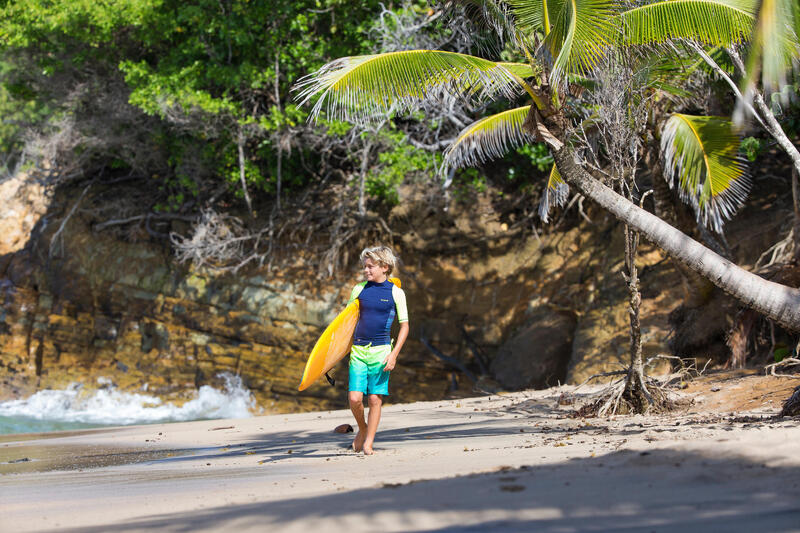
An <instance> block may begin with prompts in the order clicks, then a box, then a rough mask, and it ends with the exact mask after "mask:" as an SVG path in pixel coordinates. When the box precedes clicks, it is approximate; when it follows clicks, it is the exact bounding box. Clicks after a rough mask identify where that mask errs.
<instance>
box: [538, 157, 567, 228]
mask: <svg viewBox="0 0 800 533" xmlns="http://www.w3.org/2000/svg"><path fill="white" fill-rule="evenodd" d="M568 195H569V186H568V185H567V184H566V183H565V182H564V180H563V179H562V178H561V174H560V173H559V172H558V168H556V165H555V163H554V164H553V168H551V169H550V177H549V178H548V179H547V187H545V190H544V194H542V199H541V200H540V201H539V218H541V219H542V222H544V223H545V224H547V222H548V219H549V217H550V208H551V207H552V206H553V205H555V206H556V207H561V206H563V205H564V204H566V203H567V197H568Z"/></svg>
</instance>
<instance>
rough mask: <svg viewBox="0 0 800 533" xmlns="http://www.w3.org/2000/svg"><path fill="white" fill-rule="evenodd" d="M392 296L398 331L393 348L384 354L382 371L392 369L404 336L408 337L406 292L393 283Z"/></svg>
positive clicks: (404, 340)
mask: <svg viewBox="0 0 800 533" xmlns="http://www.w3.org/2000/svg"><path fill="white" fill-rule="evenodd" d="M392 298H394V303H395V306H397V321H398V322H400V333H398V334H397V343H396V344H395V345H394V349H393V350H392V351H391V353H390V354H389V355H388V356H386V360H385V361H384V363H385V364H386V366H385V367H383V370H384V372H388V371H390V370H392V369H394V365H395V364H397V354H399V353H400V350H401V349H402V348H403V343H404V342H406V338H408V307H407V306H406V293H405V292H404V291H403V289H401V288H400V287H398V286H396V285H395V286H393V287H392Z"/></svg>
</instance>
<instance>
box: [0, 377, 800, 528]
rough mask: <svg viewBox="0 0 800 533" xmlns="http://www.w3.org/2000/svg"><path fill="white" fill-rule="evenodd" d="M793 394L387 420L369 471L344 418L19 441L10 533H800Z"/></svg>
mask: <svg viewBox="0 0 800 533" xmlns="http://www.w3.org/2000/svg"><path fill="white" fill-rule="evenodd" d="M797 383H798V381H797V380H791V379H787V378H783V379H778V378H765V377H756V376H744V375H740V374H736V375H732V374H728V375H725V376H722V377H719V376H718V377H717V378H714V379H705V380H699V381H697V382H694V383H692V384H691V386H690V387H689V388H688V389H686V391H685V393H686V394H688V395H689V396H692V397H694V398H695V400H696V401H695V403H694V404H693V405H692V406H690V407H687V408H686V409H685V410H683V411H681V412H677V413H672V414H670V415H665V416H647V417H642V416H619V417H614V418H611V419H608V418H601V419H597V418H594V419H574V418H569V417H567V416H565V415H566V414H567V413H568V412H569V411H570V410H571V409H572V408H573V407H574V406H566V405H559V402H558V399H559V397H561V395H562V394H563V393H565V392H566V393H570V392H571V391H572V390H573V388H571V387H561V388H556V389H549V390H545V391H530V392H521V393H513V394H503V395H492V396H484V397H479V398H469V399H461V400H448V401H438V402H423V403H415V404H409V405H391V406H388V407H386V408H385V409H384V417H383V420H382V423H381V431H380V433H379V435H378V440H377V441H376V455H374V456H371V457H365V456H364V455H361V454H355V453H353V452H351V451H349V445H350V441H351V440H352V437H353V435H352V433H351V434H345V435H342V434H337V433H334V432H333V431H332V430H333V428H334V427H336V426H337V425H339V424H343V423H349V422H352V421H351V417H350V414H349V412H346V411H328V412H317V413H306V414H294V415H275V416H263V417H256V418H251V419H244V420H226V421H223V420H213V421H204V422H189V423H181V424H164V425H153V426H137V427H127V428H120V429H103V430H90V431H82V432H73V433H68V434H57V433H54V434H47V435H37V436H17V437H11V438H6V439H4V440H3V441H0V461H5V464H0V473H2V474H3V475H1V476H0V508H1V509H2V512H0V530H1V531H4V532H5V531H8V532H20V531H43V530H60V531H64V530H79V531H98V532H100V531H145V530H147V531H176V532H178V531H234V530H237V531H280V532H283V531H288V532H291V531H304V532H305V531H312V532H313V531H323V530H324V531H354V532H358V531H380V532H383V531H431V530H436V531H442V530H444V531H476V532H477V531H496V530H501V531H548V532H550V531H552V532H573V531H648V532H650V531H657V532H661V531H681V532H682V533H685V532H689V531H704V532H706V531H747V532H751V531H759V532H760V531H800V427H798V420H797V419H776V418H774V417H773V415H774V414H776V413H777V412H778V410H779V408H780V404H779V402H780V399H782V398H786V397H788V395H789V392H790V391H791V389H792V388H793V387H794V386H795V385H796V384H797ZM14 439H25V440H14ZM24 457H27V458H29V459H32V460H31V461H27V462H22V463H13V464H9V463H8V462H7V461H9V460H11V459H15V458H16V459H19V458H24ZM131 461H133V462H131Z"/></svg>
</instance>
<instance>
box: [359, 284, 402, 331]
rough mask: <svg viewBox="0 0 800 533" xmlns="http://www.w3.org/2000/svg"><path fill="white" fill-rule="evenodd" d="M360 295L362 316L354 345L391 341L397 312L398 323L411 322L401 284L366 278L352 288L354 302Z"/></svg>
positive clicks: (360, 312) (360, 316) (360, 313)
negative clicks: (367, 279)
mask: <svg viewBox="0 0 800 533" xmlns="http://www.w3.org/2000/svg"><path fill="white" fill-rule="evenodd" d="M356 298H358V305H359V316H358V324H356V331H355V333H354V334H353V344H354V345H356V346H369V345H372V346H381V345H385V344H391V337H390V336H389V330H390V329H391V327H392V321H394V317H395V315H396V316H397V320H398V321H399V322H408V310H407V308H406V296H405V293H404V292H403V290H402V289H401V288H400V287H397V286H396V285H395V284H394V283H392V282H391V281H389V280H386V281H384V282H383V283H375V282H374V281H364V282H362V283H359V284H358V285H356V286H355V287H353V292H352V293H351V294H350V301H351V302H352V301H353V300H355V299H356Z"/></svg>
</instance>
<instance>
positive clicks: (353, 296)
mask: <svg viewBox="0 0 800 533" xmlns="http://www.w3.org/2000/svg"><path fill="white" fill-rule="evenodd" d="M366 284H367V282H366V281H362V282H361V283H357V284H356V286H355V287H353V290H352V291H350V299H349V300H347V305H350V304H351V303H353V302H354V301H355V300H356V299H357V298H358V295H359V294H361V291H362V290H363V289H364V285H366Z"/></svg>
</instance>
